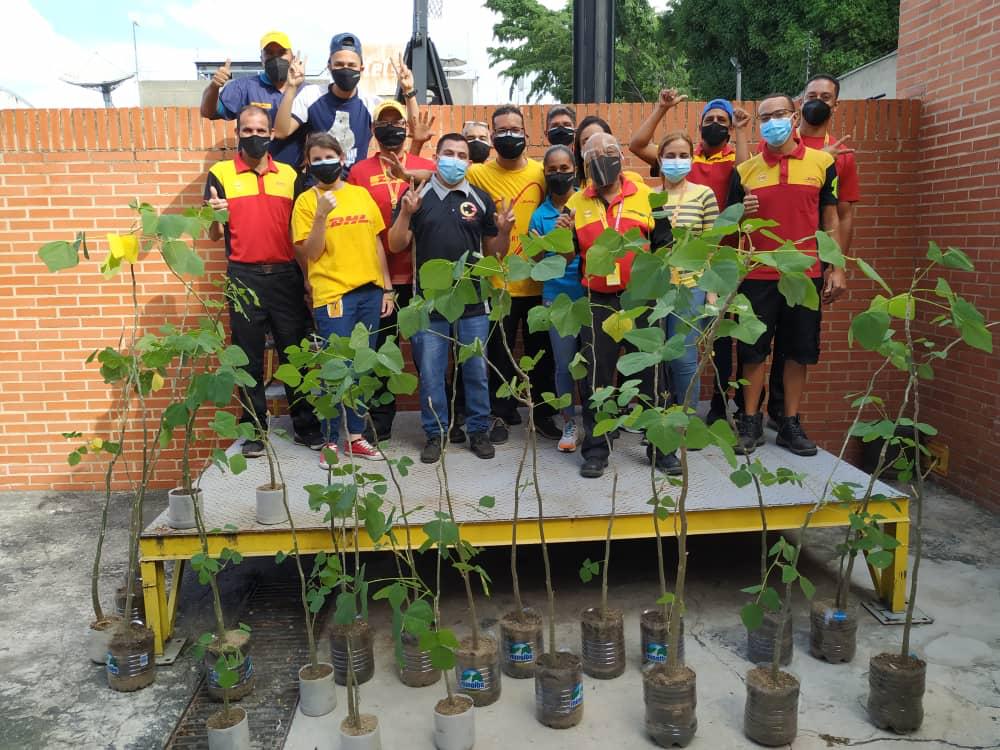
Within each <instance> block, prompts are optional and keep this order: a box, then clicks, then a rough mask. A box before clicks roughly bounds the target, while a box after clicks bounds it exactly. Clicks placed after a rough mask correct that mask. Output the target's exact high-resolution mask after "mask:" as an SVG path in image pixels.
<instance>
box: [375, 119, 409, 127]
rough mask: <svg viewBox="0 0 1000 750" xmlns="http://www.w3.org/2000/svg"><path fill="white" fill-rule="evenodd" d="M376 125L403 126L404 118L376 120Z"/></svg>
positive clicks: (404, 123)
mask: <svg viewBox="0 0 1000 750" xmlns="http://www.w3.org/2000/svg"><path fill="white" fill-rule="evenodd" d="M375 124H376V125H392V126H393V127H394V128H405V127H406V120H401V119H395V120H376V121H375Z"/></svg>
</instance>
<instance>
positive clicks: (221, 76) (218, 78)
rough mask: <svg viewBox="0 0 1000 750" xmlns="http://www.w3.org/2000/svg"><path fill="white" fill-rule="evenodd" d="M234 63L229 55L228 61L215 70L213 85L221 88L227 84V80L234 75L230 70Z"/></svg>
mask: <svg viewBox="0 0 1000 750" xmlns="http://www.w3.org/2000/svg"><path fill="white" fill-rule="evenodd" d="M232 64H233V61H232V60H231V59H230V58H228V57H227V58H226V61H225V62H224V63H223V64H222V66H221V67H220V68H219V69H218V70H217V71H215V73H213V74H212V85H213V86H215V87H216V88H218V89H221V88H222V87H223V86H225V85H226V82H227V81H228V80H229V79H230V78H232V77H233V74H232V72H230V70H229V68H230V66H231V65H232Z"/></svg>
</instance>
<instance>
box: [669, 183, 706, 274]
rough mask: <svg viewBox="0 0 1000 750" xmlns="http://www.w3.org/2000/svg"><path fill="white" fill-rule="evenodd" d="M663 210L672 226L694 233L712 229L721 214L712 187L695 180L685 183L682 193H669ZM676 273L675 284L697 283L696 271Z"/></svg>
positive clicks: (697, 233)
mask: <svg viewBox="0 0 1000 750" xmlns="http://www.w3.org/2000/svg"><path fill="white" fill-rule="evenodd" d="M662 210H663V211H665V212H666V214H667V216H668V217H669V218H670V226H672V227H677V228H679V227H684V228H687V229H690V230H691V233H692V234H694V235H699V234H701V233H702V232H705V231H707V230H709V229H711V228H712V225H713V224H714V223H715V219H716V218H717V217H718V216H719V204H718V203H717V202H716V200H715V192H714V191H713V190H712V188H710V187H708V186H706V185H696V184H694V183H693V182H686V183H685V186H684V193H683V194H682V195H669V194H668V196H667V202H666V204H664V206H663V209H662ZM674 273H675V274H676V276H675V277H674V280H673V281H674V283H675V284H683V285H684V286H694V285H695V284H696V283H697V280H696V275H695V274H694V273H691V272H687V273H677V272H676V270H675V272H674Z"/></svg>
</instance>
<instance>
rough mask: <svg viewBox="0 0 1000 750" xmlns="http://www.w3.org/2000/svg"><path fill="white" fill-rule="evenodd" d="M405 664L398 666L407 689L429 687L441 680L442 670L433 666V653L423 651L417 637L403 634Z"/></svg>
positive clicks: (401, 679) (400, 679)
mask: <svg viewBox="0 0 1000 750" xmlns="http://www.w3.org/2000/svg"><path fill="white" fill-rule="evenodd" d="M402 640H403V663H402V665H400V664H399V663H398V662H397V664H396V668H397V671H398V672H399V681H400V682H402V683H403V684H404V685H406V686H407V687H427V686H428V685H433V684H434V683H435V682H437V681H438V680H440V679H441V670H439V669H434V665H433V664H431V652H430V651H421V650H420V646H419V645H418V641H417V637H416V636H415V635H413V634H412V633H403V638H402Z"/></svg>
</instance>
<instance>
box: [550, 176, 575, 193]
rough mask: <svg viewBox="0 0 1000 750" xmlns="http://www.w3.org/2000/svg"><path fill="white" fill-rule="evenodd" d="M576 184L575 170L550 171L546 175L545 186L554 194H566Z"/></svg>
mask: <svg viewBox="0 0 1000 750" xmlns="http://www.w3.org/2000/svg"><path fill="white" fill-rule="evenodd" d="M575 185H576V174H574V173H573V172H550V173H549V174H547V175H545V187H546V189H547V190H548V191H549V193H551V194H552V195H566V193H568V192H569V191H570V190H572V189H573V187H574V186H575Z"/></svg>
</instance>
